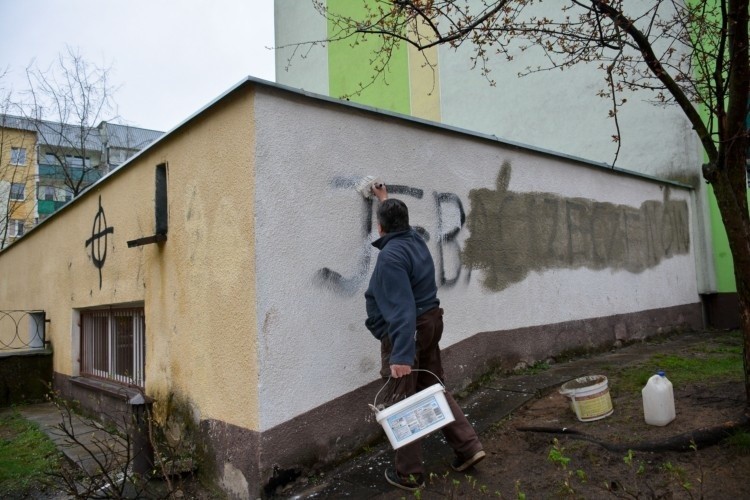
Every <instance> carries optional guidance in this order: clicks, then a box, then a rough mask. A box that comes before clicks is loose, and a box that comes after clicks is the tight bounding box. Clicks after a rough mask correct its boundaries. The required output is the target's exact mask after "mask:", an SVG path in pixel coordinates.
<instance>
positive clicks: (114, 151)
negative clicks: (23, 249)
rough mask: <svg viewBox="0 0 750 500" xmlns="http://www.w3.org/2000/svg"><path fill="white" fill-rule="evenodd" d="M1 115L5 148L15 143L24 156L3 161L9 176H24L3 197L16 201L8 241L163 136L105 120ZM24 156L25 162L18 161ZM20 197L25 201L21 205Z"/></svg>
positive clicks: (13, 150)
mask: <svg viewBox="0 0 750 500" xmlns="http://www.w3.org/2000/svg"><path fill="white" fill-rule="evenodd" d="M0 120H1V123H2V131H1V132H0V133H1V134H3V135H2V136H1V137H3V138H7V140H3V147H4V148H6V149H7V148H10V151H11V152H10V155H20V156H18V158H16V156H13V157H11V156H4V158H9V161H10V163H5V162H4V165H3V173H4V177H8V178H9V176H10V177H12V176H14V175H15V176H18V175H24V176H25V177H24V179H25V181H24V182H25V188H24V190H23V192H22V191H21V187H20V183H19V182H15V183H14V184H15V186H14V187H13V189H14V190H13V191H12V192H11V191H8V196H0V203H2V205H4V206H9V207H10V205H9V203H8V200H11V201H13V202H14V203H15V204H14V205H13V207H10V208H12V209H13V212H14V214H13V216H12V217H11V216H6V217H4V218H3V220H4V222H3V225H4V226H7V227H8V228H9V233H10V234H11V235H12V236H11V238H10V239H8V240H7V241H6V244H7V243H11V242H12V241H15V239H16V238H17V237H20V236H21V235H23V233H24V231H26V230H28V229H31V228H32V227H34V225H36V224H37V223H38V221H40V220H44V219H45V218H47V217H48V216H49V215H51V214H52V213H54V212H55V211H57V210H58V209H59V208H60V207H62V206H63V205H65V204H66V203H68V202H69V201H70V200H71V199H73V198H74V197H75V196H77V194H79V193H80V192H81V191H83V190H84V189H86V188H87V187H88V186H90V185H91V184H93V183H94V182H96V181H97V180H98V179H99V178H101V177H102V176H103V175H106V174H107V173H109V172H110V171H112V170H114V169H116V168H117V167H118V166H119V165H120V164H122V163H123V162H124V161H125V160H126V159H127V158H129V157H131V156H133V155H134V154H136V153H138V152H139V151H140V150H142V149H143V148H144V147H146V146H147V145H148V144H150V143H151V142H153V141H154V140H156V139H158V138H159V137H161V136H162V135H163V132H160V131H156V130H148V129H142V128H138V127H130V126H126V125H119V124H113V123H108V122H106V121H103V122H101V123H100V124H99V125H97V126H96V127H88V126H82V125H70V124H63V123H57V122H51V121H46V120H34V119H29V118H24V117H19V116H13V115H0ZM18 141H23V146H19V147H18V148H15V146H13V144H15V143H16V142H18ZM6 142H7V147H6ZM21 152H22V153H21ZM20 158H22V159H23V160H24V161H25V162H26V163H25V164H19V163H13V162H14V161H15V160H16V159H20ZM17 180H18V179H16V181H17ZM8 189H10V188H8ZM1 193H2V192H0V194H1ZM13 196H16V198H13ZM19 196H23V198H22V199H23V201H24V203H23V204H20V205H19V204H18V201H20V200H21V198H18V197H19ZM6 212H7V210H6ZM1 246H2V245H0V247H1Z"/></svg>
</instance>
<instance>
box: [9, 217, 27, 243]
mask: <svg viewBox="0 0 750 500" xmlns="http://www.w3.org/2000/svg"><path fill="white" fill-rule="evenodd" d="M23 229H24V226H23V221H22V220H18V219H11V220H10V221H9V225H8V236H10V237H11V238H18V237H19V236H23Z"/></svg>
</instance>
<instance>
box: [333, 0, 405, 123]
mask: <svg viewBox="0 0 750 500" xmlns="http://www.w3.org/2000/svg"><path fill="white" fill-rule="evenodd" d="M365 3H366V2H356V1H352V0H328V2H327V5H328V11H329V12H330V13H331V14H333V15H338V16H346V17H349V18H354V19H361V18H363V17H364V14H365V12H366V10H365ZM335 36H336V29H335V26H334V25H333V23H331V22H330V21H329V22H328V37H329V38H334V37H335ZM355 43H356V44H355ZM380 43H381V41H380V38H379V37H378V36H377V35H368V36H367V38H363V37H362V36H359V37H358V38H357V39H356V40H355V39H353V38H352V39H347V40H343V41H338V42H332V43H329V45H328V78H329V82H328V85H329V88H328V92H329V95H330V96H331V97H339V98H340V97H343V96H347V97H348V98H349V99H350V100H352V101H355V102H359V103H362V104H367V105H370V106H375V107H378V108H382V109H387V110H389V111H395V112H397V113H404V114H409V112H410V103H409V59H408V54H407V51H406V46H405V45H404V44H400V45H399V46H398V48H396V49H395V50H394V51H393V54H392V56H391V60H390V64H389V69H388V70H387V71H386V73H385V79H384V78H383V75H381V76H379V77H378V79H377V81H375V82H374V83H372V84H370V82H372V78H373V76H374V75H375V69H374V68H373V66H371V64H372V63H371V62H370V61H371V60H373V59H374V53H375V51H376V50H377V48H378V47H379V46H380ZM366 85H369V86H368V87H367V88H365V89H364V90H362V91H361V92H360V93H358V94H355V93H356V92H357V90H359V89H360V88H361V86H366Z"/></svg>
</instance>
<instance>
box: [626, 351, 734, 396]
mask: <svg viewBox="0 0 750 500" xmlns="http://www.w3.org/2000/svg"><path fill="white" fill-rule="evenodd" d="M699 354H700V355H699V356H695V355H694V354H691V355H689V357H683V356H677V355H673V354H657V355H654V356H652V357H651V359H650V360H649V361H648V362H646V363H643V364H641V365H639V366H637V367H632V368H627V369H625V370H623V371H622V372H621V373H620V374H619V375H618V382H617V383H618V386H619V387H620V389H621V390H623V391H632V392H637V391H640V390H641V389H643V387H644V386H645V385H646V383H647V382H648V379H649V377H651V376H652V375H654V374H656V372H657V371H658V370H664V372H665V373H666V376H667V378H668V379H669V381H670V382H672V384H674V385H681V384H686V383H693V382H699V381H701V380H734V379H736V380H742V378H743V367H742V347H741V346H736V347H735V346H728V347H722V348H719V349H710V350H709V349H704V350H702V351H699Z"/></svg>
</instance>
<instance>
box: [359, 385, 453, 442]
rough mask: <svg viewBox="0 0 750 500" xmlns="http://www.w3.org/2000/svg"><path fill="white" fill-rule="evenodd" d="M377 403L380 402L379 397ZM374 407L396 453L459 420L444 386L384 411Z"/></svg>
mask: <svg viewBox="0 0 750 500" xmlns="http://www.w3.org/2000/svg"><path fill="white" fill-rule="evenodd" d="M413 371H416V370H413ZM438 380H440V379H438ZM387 383H388V382H386V384H387ZM384 387H385V386H384ZM382 390H383V389H381V391H382ZM378 394H380V392H378ZM375 400H376V402H377V395H376V396H375ZM371 407H372V408H373V409H375V411H376V415H375V420H377V422H378V423H379V424H380V425H381V426H382V427H383V430H384V431H385V434H386V436H388V441H390V442H391V446H392V447H393V449H394V450H396V449H398V448H401V447H402V446H404V445H407V444H409V443H411V442H413V441H416V440H417V439H421V438H423V437H425V436H426V435H428V434H430V433H431V432H433V431H436V430H438V429H440V428H442V427H445V426H446V425H448V424H450V423H451V422H453V421H454V420H455V417H454V416H453V412H451V409H450V406H448V400H447V399H446V398H445V386H443V384H441V383H438V384H435V385H431V386H430V387H428V388H426V389H423V390H421V391H419V392H418V393H416V394H413V395H412V396H409V397H408V398H406V399H404V400H402V401H399V402H398V403H396V404H394V405H392V406H389V407H388V408H385V409H383V410H378V409H377V407H376V405H372V406H371Z"/></svg>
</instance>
